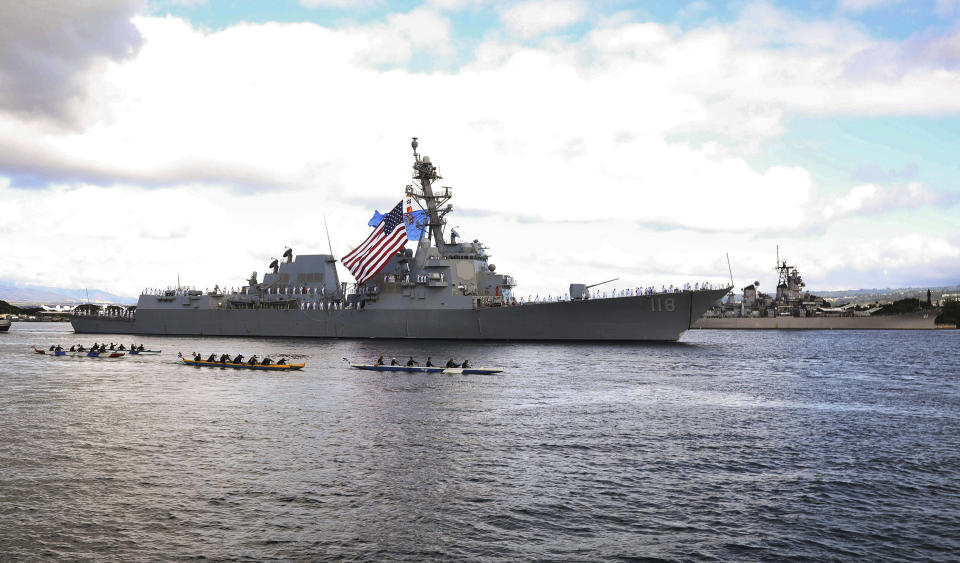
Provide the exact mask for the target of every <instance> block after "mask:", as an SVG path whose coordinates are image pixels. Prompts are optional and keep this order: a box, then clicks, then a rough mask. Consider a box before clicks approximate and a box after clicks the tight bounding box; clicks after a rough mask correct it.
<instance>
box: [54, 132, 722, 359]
mask: <svg viewBox="0 0 960 563" xmlns="http://www.w3.org/2000/svg"><path fill="white" fill-rule="evenodd" d="M417 146H418V145H417V139H416V138H414V140H413V143H412V147H413V156H414V164H413V181H414V182H413V184H411V185H408V186H407V190H406V193H407V198H408V199H409V200H411V201H415V202H416V204H417V205H418V206H419V207H420V210H422V212H423V213H422V216H423V217H424V222H423V225H422V228H423V232H424V235H423V236H421V238H420V239H419V243H418V244H417V248H416V251H415V252H414V251H413V249H407V248H404V249H401V250H399V251H397V252H396V253H395V254H393V255H392V256H391V257H390V258H389V260H388V261H386V262H385V265H384V266H383V267H382V269H380V271H379V272H378V273H377V274H376V275H375V276H373V277H371V278H370V279H367V280H365V282H364V283H362V284H348V283H345V282H341V281H340V279H339V277H338V273H337V268H336V262H337V260H336V259H335V258H334V256H333V255H332V252H331V254H312V255H302V254H301V255H298V256H296V257H294V256H293V252H292V251H290V250H288V251H287V252H285V253H284V257H283V258H282V259H281V260H280V261H277V260H274V261H273V263H271V265H270V267H271V271H270V272H268V273H267V274H265V275H264V276H263V279H262V280H259V281H258V280H257V275H256V273H255V272H254V274H253V275H252V276H251V277H250V278H249V279H248V280H247V281H246V285H244V286H243V287H240V288H238V289H236V290H231V291H221V290H220V288H215V289H214V290H213V291H206V292H205V291H199V290H195V289H183V288H178V289H169V290H164V291H145V292H144V293H143V294H142V295H140V297H139V300H138V302H137V305H136V307H130V308H129V309H128V310H123V311H120V312H118V311H113V312H112V313H110V314H87V315H82V314H81V315H75V316H74V317H73V318H72V319H71V323H72V324H73V328H74V330H75V331H76V332H78V333H109V334H149V335H195V336H206V335H211V336H266V337H276V336H291V337H316V338H415V339H469V340H565V341H578V340H608V341H675V340H678V339H679V338H680V336H681V335H682V334H683V333H684V332H685V331H686V330H688V329H690V327H691V325H692V324H693V323H694V322H695V321H696V320H697V319H698V318H700V316H701V315H702V314H703V313H704V312H705V311H707V309H709V308H710V307H711V306H712V305H713V304H715V303H717V302H719V300H720V299H721V298H722V297H723V296H724V295H725V294H726V293H727V291H728V290H729V289H730V288H729V287H723V288H710V289H696V290H692V289H687V290H679V289H675V290H672V291H660V292H657V291H644V292H638V293H636V294H634V293H632V294H631V295H629V296H620V297H615V298H606V299H596V298H591V295H590V292H589V287H590V286H587V285H586V284H583V283H573V284H571V285H570V293H569V298H568V299H564V300H559V301H550V302H538V303H521V302H518V300H517V299H516V298H515V297H514V288H515V286H516V281H515V280H514V278H513V277H511V276H509V275H504V274H502V273H499V272H498V271H497V270H496V268H495V266H494V265H493V264H492V263H490V262H489V258H490V256H489V255H488V254H487V252H486V250H485V248H484V246H483V244H482V243H480V242H479V241H477V240H474V241H472V242H463V241H458V240H457V239H458V235H457V233H456V230H454V229H450V232H449V233H448V232H447V229H446V215H447V214H448V213H449V212H450V211H451V210H452V205H450V204H449V203H448V201H449V200H450V198H451V189H450V188H449V187H440V186H435V185H434V184H435V182H436V181H437V180H439V179H441V176H440V175H439V172H438V170H437V167H436V166H435V165H434V164H433V163H432V162H431V161H430V157H428V156H421V155H420V154H418V153H417ZM521 301H522V300H521Z"/></svg>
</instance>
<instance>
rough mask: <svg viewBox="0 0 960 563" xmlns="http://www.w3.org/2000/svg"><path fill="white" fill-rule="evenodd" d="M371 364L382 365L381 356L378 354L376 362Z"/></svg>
mask: <svg viewBox="0 0 960 563" xmlns="http://www.w3.org/2000/svg"><path fill="white" fill-rule="evenodd" d="M373 365H375V366H382V365H383V356H380V357H379V358H377V361H376V363H374V364H373Z"/></svg>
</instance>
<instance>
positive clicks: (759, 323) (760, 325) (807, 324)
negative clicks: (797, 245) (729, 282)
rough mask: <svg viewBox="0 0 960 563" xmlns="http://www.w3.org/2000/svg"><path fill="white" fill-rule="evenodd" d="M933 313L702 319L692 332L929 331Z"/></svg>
mask: <svg viewBox="0 0 960 563" xmlns="http://www.w3.org/2000/svg"><path fill="white" fill-rule="evenodd" d="M936 318H937V315H936V313H933V312H919V313H908V314H904V315H882V316H873V317H764V318H752V317H725V318H720V317H703V318H701V319H698V320H697V321H696V322H694V323H693V326H692V327H691V328H694V329H722V330H933V329H934V328H936V325H935V321H936Z"/></svg>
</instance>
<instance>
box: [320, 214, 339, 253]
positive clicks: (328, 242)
mask: <svg viewBox="0 0 960 563" xmlns="http://www.w3.org/2000/svg"><path fill="white" fill-rule="evenodd" d="M323 229H324V230H325V231H327V248H329V249H330V258H333V260H334V261H336V260H337V257H336V256H334V255H333V243H332V242H330V227H329V226H327V214H326V213H324V214H323Z"/></svg>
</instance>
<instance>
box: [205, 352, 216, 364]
mask: <svg viewBox="0 0 960 563" xmlns="http://www.w3.org/2000/svg"><path fill="white" fill-rule="evenodd" d="M207 361H208V362H210V363H213V362H216V361H217V355H216V354H210V357H209V358H207Z"/></svg>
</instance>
